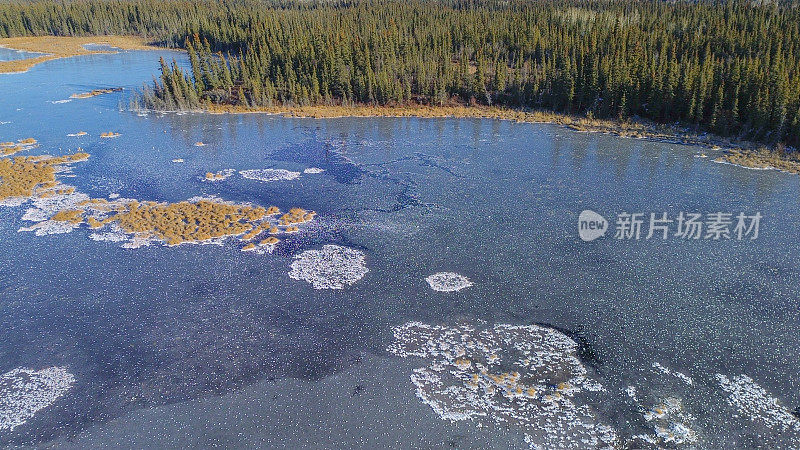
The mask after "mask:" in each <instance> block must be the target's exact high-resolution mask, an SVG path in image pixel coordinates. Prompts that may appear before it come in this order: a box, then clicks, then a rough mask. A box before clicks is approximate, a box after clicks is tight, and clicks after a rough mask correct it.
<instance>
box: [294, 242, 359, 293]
mask: <svg viewBox="0 0 800 450" xmlns="http://www.w3.org/2000/svg"><path fill="white" fill-rule="evenodd" d="M291 269H292V270H291V271H289V277H291V278H293V279H295V280H303V281H307V282H309V283H311V286H313V287H314V289H344V287H345V286H348V285H351V284H353V283H355V282H356V281H358V280H360V279H362V278H364V275H366V274H367V272H369V269H368V268H367V266H366V264H365V263H364V253H362V252H360V251H358V250H354V249H352V248H347V247H342V246H339V245H331V244H328V245H325V246H323V247H322V249H321V250H306V251H304V252H303V253H300V254H299V255H297V256H295V260H294V261H293V262H292V264H291Z"/></svg>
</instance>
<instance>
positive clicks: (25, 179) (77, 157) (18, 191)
mask: <svg viewBox="0 0 800 450" xmlns="http://www.w3.org/2000/svg"><path fill="white" fill-rule="evenodd" d="M88 157H89V154H88V153H82V152H79V153H74V154H72V155H66V156H59V157H50V156H27V157H23V156H17V157H14V158H2V159H0V201H2V200H6V199H9V198H17V197H19V198H30V197H33V196H34V195H40V196H48V195H52V194H56V193H61V192H59V191H60V190H64V191H68V190H69V188H60V187H59V184H60V183H59V182H58V181H56V166H59V165H63V164H68V163H72V162H78V161H84V160H86V159H87V158H88Z"/></svg>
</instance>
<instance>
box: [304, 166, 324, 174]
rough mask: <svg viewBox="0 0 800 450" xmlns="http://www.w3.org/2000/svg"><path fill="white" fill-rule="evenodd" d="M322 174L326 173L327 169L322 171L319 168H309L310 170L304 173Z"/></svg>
mask: <svg viewBox="0 0 800 450" xmlns="http://www.w3.org/2000/svg"><path fill="white" fill-rule="evenodd" d="M322 172H325V169H320V168H319V167H309V168H308V169H305V170H304V171H303V173H311V174H315V173H322Z"/></svg>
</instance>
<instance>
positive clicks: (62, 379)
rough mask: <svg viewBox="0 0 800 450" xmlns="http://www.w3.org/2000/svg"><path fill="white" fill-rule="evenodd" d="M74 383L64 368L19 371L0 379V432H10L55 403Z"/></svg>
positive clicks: (6, 374)
mask: <svg viewBox="0 0 800 450" xmlns="http://www.w3.org/2000/svg"><path fill="white" fill-rule="evenodd" d="M74 382H75V377H74V376H73V375H72V374H71V373H69V372H68V371H67V370H66V368H64V367H48V368H46V369H42V370H33V369H27V368H24V367H20V368H17V369H14V370H11V371H8V372H6V373H4V374H3V375H2V376H0V431H2V430H13V429H14V428H16V427H18V426H19V425H22V424H24V423H25V422H27V421H28V420H29V419H30V418H31V417H33V416H34V414H36V413H37V412H38V411H40V410H42V409H44V408H47V407H48V406H50V405H52V404H53V403H55V401H56V400H58V398H59V397H61V396H62V395H64V394H65V393H66V392H67V391H68V390H69V389H70V388H71V387H72V384H73V383H74Z"/></svg>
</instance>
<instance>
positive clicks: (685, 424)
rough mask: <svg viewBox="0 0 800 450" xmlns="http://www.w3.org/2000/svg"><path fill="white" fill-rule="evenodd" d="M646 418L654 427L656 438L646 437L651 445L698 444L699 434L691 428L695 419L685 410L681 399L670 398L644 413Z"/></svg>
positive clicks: (641, 436)
mask: <svg viewBox="0 0 800 450" xmlns="http://www.w3.org/2000/svg"><path fill="white" fill-rule="evenodd" d="M644 418H645V420H647V421H648V422H650V423H651V424H652V425H653V431H654V432H655V436H649V437H645V436H646V435H640V436H639V437H640V438H643V439H644V440H646V441H647V442H650V443H659V441H660V443H663V444H671V445H682V444H690V443H694V442H697V433H696V432H695V431H694V430H693V429H692V428H691V427H690V426H689V424H691V423H692V422H694V417H692V416H691V415H690V414H689V413H687V412H685V411H684V409H683V403H682V402H681V400H680V399H679V398H676V397H669V398H666V399H664V400H663V401H661V402H659V403H658V404H656V405H654V406H653V407H652V408H650V409H649V410H648V411H646V412H645V413H644Z"/></svg>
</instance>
